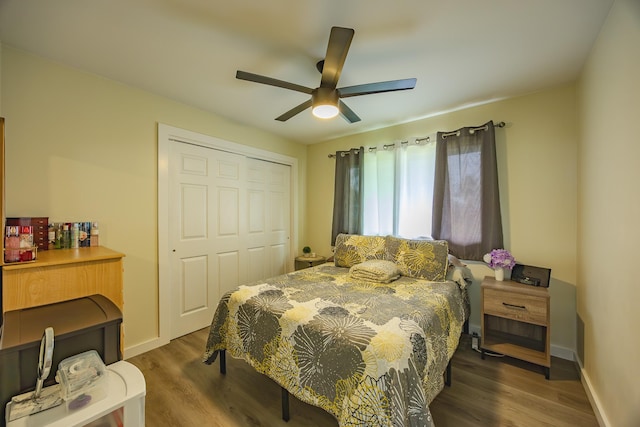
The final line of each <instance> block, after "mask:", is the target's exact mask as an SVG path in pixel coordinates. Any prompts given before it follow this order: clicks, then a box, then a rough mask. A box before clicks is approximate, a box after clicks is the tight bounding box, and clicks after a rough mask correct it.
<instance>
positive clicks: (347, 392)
mask: <svg viewBox="0 0 640 427" xmlns="http://www.w3.org/2000/svg"><path fill="white" fill-rule="evenodd" d="M447 278H448V279H449V280H447V281H444V282H429V281H425V280H420V279H413V278H409V277H405V276H401V277H400V278H399V279H398V280H396V281H394V282H391V283H388V284H381V283H371V282H367V281H358V280H354V279H353V278H352V277H351V276H350V275H349V269H348V268H340V267H335V266H333V264H324V265H320V266H317V267H313V268H309V269H305V270H300V271H297V272H295V273H290V274H285V275H282V276H278V277H274V278H271V279H268V280H266V281H262V282H260V283H256V284H252V285H247V286H240V287H239V288H237V289H236V290H235V291H233V292H229V293H227V294H226V295H224V296H223V297H222V299H221V300H220V303H219V305H218V307H217V310H216V313H215V315H214V317H213V321H212V324H211V329H210V332H209V338H208V341H207V346H206V352H205V355H204V358H203V359H204V362H205V363H209V364H210V363H213V362H214V361H215V359H216V357H217V355H218V352H219V351H220V350H226V351H227V353H229V354H231V355H232V356H233V357H236V358H240V359H244V360H245V361H247V362H248V363H249V364H250V365H251V366H253V367H254V368H255V369H256V370H257V371H258V372H261V373H263V374H265V375H267V376H268V377H270V378H272V379H273V380H274V381H276V382H277V383H278V384H280V385H281V386H282V387H284V388H286V389H287V390H288V391H289V392H290V393H291V394H293V395H294V396H296V397H297V398H299V399H300V400H302V401H304V402H307V403H309V404H312V405H315V406H319V407H321V408H323V409H324V410H326V411H328V412H329V413H331V414H333V415H334V416H335V417H336V419H337V420H338V423H339V425H340V426H367V427H368V426H431V425H433V422H432V420H431V414H430V412H429V407H428V405H429V403H430V402H431V401H432V400H433V399H434V397H435V396H436V395H437V394H438V393H439V392H440V391H441V390H442V388H443V386H444V381H443V373H444V371H445V369H446V366H447V363H448V362H449V360H450V358H451V357H452V356H453V353H454V351H455V349H456V347H457V346H458V340H459V338H460V333H461V331H462V326H463V323H464V321H465V320H466V319H467V317H468V310H469V308H468V307H469V305H468V296H467V293H466V285H467V283H469V278H470V276H468V275H467V274H465V272H464V270H461V269H450V270H449V274H448V275H447Z"/></svg>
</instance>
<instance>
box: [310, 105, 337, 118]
mask: <svg viewBox="0 0 640 427" xmlns="http://www.w3.org/2000/svg"><path fill="white" fill-rule="evenodd" d="M311 111H312V112H313V115H314V116H316V117H318V118H319V119H332V118H334V117H335V116H337V115H338V113H339V112H340V110H339V109H338V107H336V106H335V105H331V104H324V105H316V106H315V107H313V110H311Z"/></svg>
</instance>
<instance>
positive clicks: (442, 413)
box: [128, 329, 598, 427]
mask: <svg viewBox="0 0 640 427" xmlns="http://www.w3.org/2000/svg"><path fill="white" fill-rule="evenodd" d="M207 334H208V329H202V330H200V331H196V332H194V333H192V334H189V335H186V336H184V337H181V338H179V339H176V340H174V341H172V342H171V343H170V344H168V345H166V346H164V347H161V348H158V349H155V350H152V351H150V352H147V353H144V354H141V355H138V356H136V357H133V358H131V359H128V361H129V362H130V363H132V364H134V365H136V366H137V367H138V368H139V369H140V370H141V371H142V373H143V374H144V376H145V380H146V383H147V396H146V425H147V426H149V427H163V426H172V427H179V426H185V427H191V426H220V427H223V426H224V427H245V426H264V427H266V426H269V427H271V426H289V427H310V426H331V427H334V426H337V425H338V423H337V422H336V420H335V419H334V418H333V417H332V416H331V415H329V414H328V413H326V412H324V411H323V410H321V409H319V408H316V407H313V406H310V405H307V404H305V403H302V402H300V401H299V400H297V399H296V398H294V397H293V396H291V398H290V414H291V420H290V421H289V422H288V423H287V422H284V421H283V420H282V419H281V418H280V416H281V412H280V410H281V406H280V405H281V401H280V387H279V386H278V385H277V384H276V383H274V382H273V381H271V380H270V379H268V378H266V377H265V376H263V375H261V374H258V373H257V372H256V371H254V370H253V368H251V367H250V366H249V365H248V364H246V363H245V362H243V361H240V360H236V359H233V358H232V357H227V374H226V375H221V374H220V371H219V365H218V361H216V363H214V364H213V365H205V364H204V363H202V362H201V361H200V360H201V356H202V353H203V352H204V347H205V342H206V339H207ZM452 366H453V368H452V370H453V371H452V372H453V373H452V378H453V384H452V385H451V387H445V389H444V390H443V391H442V392H441V393H440V394H439V395H438V396H437V397H436V399H435V400H434V401H433V402H432V403H431V405H430V408H431V413H432V415H433V419H434V422H435V424H436V426H437V427H467V426H468V427H471V426H473V427H478V426H501V427H502V426H517V427H527V426H536V427H539V426H554V427H562V426H567V427H569V426H571V427H573V426H582V427H588V426H597V425H598V423H597V421H596V418H595V416H594V413H593V410H592V409H591V406H590V404H589V401H588V399H587V396H586V394H585V391H584V389H583V387H582V384H581V383H580V379H579V375H578V372H577V369H576V367H575V365H574V364H573V363H572V362H569V361H567V360H563V359H557V358H552V362H551V378H550V379H549V380H545V378H544V375H543V374H542V370H541V368H539V367H537V366H535V365H530V364H527V363H524V362H520V361H516V360H514V359H510V358H506V357H505V358H494V357H489V356H487V357H486V358H485V360H482V359H481V358H480V354H479V353H477V352H475V351H474V350H472V349H471V344H470V338H469V336H467V335H463V336H462V339H461V342H460V346H459V347H458V351H457V352H456V354H455V355H454V358H453V365H452Z"/></svg>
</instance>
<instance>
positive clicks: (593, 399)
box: [576, 357, 611, 427]
mask: <svg viewBox="0 0 640 427" xmlns="http://www.w3.org/2000/svg"><path fill="white" fill-rule="evenodd" d="M576 362H577V363H578V367H579V368H580V382H581V383H582V387H584V391H585V392H586V393H587V398H588V399H589V403H591V408H593V413H594V414H595V416H596V419H597V420H598V425H600V427H611V423H610V422H609V419H608V418H607V416H606V415H605V413H604V411H603V410H602V404H601V403H600V399H599V398H598V395H597V394H596V392H595V391H594V390H593V386H592V385H591V380H590V379H589V375H588V374H587V372H586V371H585V370H584V368H583V367H582V362H581V361H580V359H579V358H577V357H576Z"/></svg>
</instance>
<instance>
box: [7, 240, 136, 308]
mask: <svg viewBox="0 0 640 427" xmlns="http://www.w3.org/2000/svg"><path fill="white" fill-rule="evenodd" d="M123 257H124V254H122V253H120V252H116V251H113V250H111V249H108V248H105V247H103V246H97V247H88V248H78V249H55V250H49V251H39V252H38V259H37V260H36V261H34V262H25V263H14V264H4V265H3V266H2V313H5V312H7V311H11V310H19V309H22V308H28V307H36V306H39V305H44V304H51V303H55V302H60V301H68V300H70V299H75V298H81V297H85V296H88V295H93V294H101V295H104V296H106V297H107V298H109V299H110V300H111V301H113V303H114V304H115V305H116V306H117V307H118V308H119V309H120V311H121V312H122V311H123V309H124V297H123V266H122V258H123Z"/></svg>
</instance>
